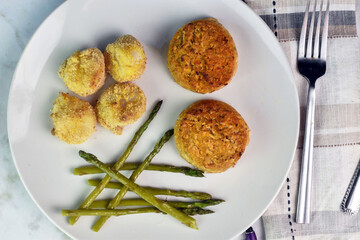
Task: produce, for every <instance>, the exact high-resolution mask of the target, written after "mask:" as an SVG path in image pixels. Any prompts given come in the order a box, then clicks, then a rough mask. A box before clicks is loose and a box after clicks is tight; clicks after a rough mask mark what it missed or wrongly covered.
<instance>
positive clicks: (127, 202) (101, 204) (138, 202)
mask: <svg viewBox="0 0 360 240" xmlns="http://www.w3.org/2000/svg"><path fill="white" fill-rule="evenodd" d="M109 202H110V200H96V201H94V202H93V203H92V204H91V205H90V206H89V208H106V206H107V205H108V204H109ZM166 202H167V203H168V204H169V205H171V206H173V207H175V208H193V207H199V208H204V207H207V206H214V205H218V204H220V203H222V202H224V200H221V199H209V200H203V201H196V202H182V201H166ZM119 206H122V207H127V206H151V204H150V203H148V202H147V201H145V200H143V199H141V198H134V199H123V200H121V202H120V203H119V204H118V205H117V207H119Z"/></svg>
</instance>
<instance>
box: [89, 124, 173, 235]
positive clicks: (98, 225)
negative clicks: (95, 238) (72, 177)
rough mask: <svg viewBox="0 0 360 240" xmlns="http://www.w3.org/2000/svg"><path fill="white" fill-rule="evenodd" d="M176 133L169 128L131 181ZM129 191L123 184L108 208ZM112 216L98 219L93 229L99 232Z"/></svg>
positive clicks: (111, 207)
mask: <svg viewBox="0 0 360 240" xmlns="http://www.w3.org/2000/svg"><path fill="white" fill-rule="evenodd" d="M173 134H174V129H170V130H168V131H167V132H166V133H165V134H164V136H163V137H162V138H161V139H160V140H159V142H157V143H156V144H155V146H154V149H153V150H152V151H151V153H150V154H149V155H148V156H147V157H146V158H145V160H144V161H143V162H142V163H141V164H140V166H139V167H138V168H137V169H135V170H134V172H133V173H132V174H131V176H130V181H132V182H135V181H136V179H137V178H138V177H139V175H140V174H141V173H142V171H144V170H145V168H146V167H147V166H148V165H149V164H150V162H151V160H152V159H153V158H154V157H155V155H156V154H158V153H159V152H160V150H161V148H162V147H163V146H164V144H165V143H166V142H167V141H169V139H170V138H171V136H172V135H173ZM127 192H128V187H127V186H123V187H122V188H121V190H120V191H119V192H118V194H117V195H116V196H115V197H114V199H113V200H111V201H110V202H109V204H108V206H107V208H108V209H114V208H116V206H117V205H118V204H119V202H120V201H121V200H122V199H123V198H124V196H125V194H126V193H127ZM109 218H110V216H102V217H100V218H99V219H98V221H97V222H96V223H95V224H94V225H93V227H92V228H91V229H92V230H93V231H95V232H98V231H99V230H100V229H101V227H102V226H103V225H104V224H105V222H106V221H107V220H108V219H109Z"/></svg>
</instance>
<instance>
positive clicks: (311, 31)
mask: <svg viewBox="0 0 360 240" xmlns="http://www.w3.org/2000/svg"><path fill="white" fill-rule="evenodd" d="M316 5H317V0H315V3H314V11H313V13H312V16H311V22H310V29H309V35H308V42H307V46H306V58H311V55H312V50H313V48H312V43H313V34H314V25H315V24H314V22H315V13H316V12H315V11H316Z"/></svg>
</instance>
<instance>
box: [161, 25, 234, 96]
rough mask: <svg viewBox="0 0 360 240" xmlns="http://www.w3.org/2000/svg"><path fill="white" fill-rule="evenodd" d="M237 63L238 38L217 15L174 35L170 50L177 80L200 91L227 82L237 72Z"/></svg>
mask: <svg viewBox="0 0 360 240" xmlns="http://www.w3.org/2000/svg"><path fill="white" fill-rule="evenodd" d="M237 63H238V54H237V51H236V47H235V43H234V40H233V39H232V37H231V35H230V33H229V32H228V31H227V30H226V29H225V28H224V27H223V26H222V25H221V24H220V23H219V22H218V21H217V20H216V19H214V18H205V19H201V20H196V21H193V22H190V23H188V24H186V25H184V26H183V27H182V28H180V29H179V30H178V31H177V32H176V33H175V35H174V36H173V38H172V39H171V41H170V44H169V48H168V53H167V64H168V68H169V71H170V73H171V75H172V77H173V78H174V80H175V82H177V83H178V84H179V85H180V86H182V87H183V88H185V89H188V90H190V91H193V92H197V93H211V92H213V91H216V90H219V89H220V88H222V87H224V86H226V85H227V84H228V83H229V82H230V81H231V79H232V77H233V76H234V75H235V73H236V70H237Z"/></svg>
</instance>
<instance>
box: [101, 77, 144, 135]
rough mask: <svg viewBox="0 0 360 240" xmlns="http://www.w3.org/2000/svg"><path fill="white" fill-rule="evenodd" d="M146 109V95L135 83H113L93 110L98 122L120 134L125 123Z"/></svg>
mask: <svg viewBox="0 0 360 240" xmlns="http://www.w3.org/2000/svg"><path fill="white" fill-rule="evenodd" d="M145 110H146V96H145V94H144V92H143V91H142V90H141V88H140V87H138V86H137V85H136V84H134V83H131V82H127V83H115V84H114V85H112V86H110V87H109V88H107V89H106V90H105V91H104V92H103V93H102V94H101V95H100V97H99V99H98V101H97V103H96V107H95V111H96V116H97V119H98V122H99V123H100V124H101V125H102V126H104V127H105V128H106V129H109V130H111V131H112V132H113V133H115V134H117V135H121V134H122V131H123V128H124V127H125V126H126V125H129V124H131V123H134V122H135V121H137V120H138V119H139V118H140V117H141V116H142V115H143V113H144V112H145Z"/></svg>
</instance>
